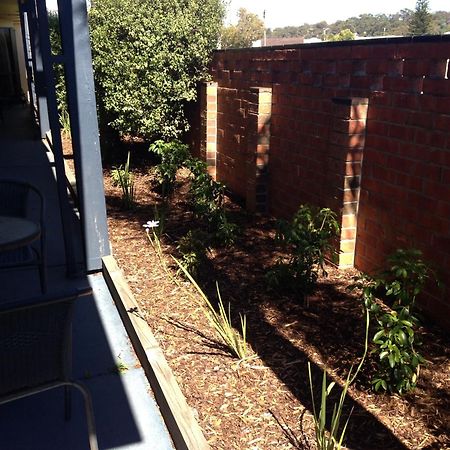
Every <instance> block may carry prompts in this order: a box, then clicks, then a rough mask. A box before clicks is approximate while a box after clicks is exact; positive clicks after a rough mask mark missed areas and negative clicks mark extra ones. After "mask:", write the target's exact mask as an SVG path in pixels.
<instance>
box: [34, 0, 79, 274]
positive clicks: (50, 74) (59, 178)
mask: <svg viewBox="0 0 450 450" xmlns="http://www.w3.org/2000/svg"><path fill="white" fill-rule="evenodd" d="M36 6H37V20H38V34H39V40H40V46H41V50H42V69H43V73H42V74H40V76H42V79H43V81H44V82H45V86H46V90H47V102H48V117H49V120H50V129H51V133H52V143H53V154H54V157H55V169H56V185H57V190H58V198H59V207H60V212H61V221H62V226H63V237H64V250H65V253H66V266H67V273H68V274H69V275H71V276H75V275H77V274H78V273H79V270H78V268H77V262H76V257H75V247H74V245H75V244H74V240H73V239H74V232H73V229H72V228H73V224H74V221H73V214H74V212H73V210H72V208H71V206H70V203H69V198H68V195H67V187H66V175H65V169H64V157H63V151H62V142H61V130H60V126H59V115H58V104H57V101H56V90H55V75H54V71H53V62H52V51H51V44H50V34H49V23H48V15H47V9H46V4H45V2H44V1H41V0H38V1H37V5H36ZM37 75H38V74H36V76H37Z"/></svg>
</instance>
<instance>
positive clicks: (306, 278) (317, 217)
mask: <svg viewBox="0 0 450 450" xmlns="http://www.w3.org/2000/svg"><path fill="white" fill-rule="evenodd" d="M338 234H339V224H338V222H337V220H336V214H335V213H334V212H333V211H331V210H330V209H328V208H322V209H319V208H315V207H313V206H309V205H302V206H300V208H299V210H298V211H297V213H296V214H295V215H294V218H293V219H292V221H291V222H287V221H279V223H278V230H277V240H279V241H280V242H281V243H282V245H283V246H284V247H285V249H286V250H287V251H288V252H289V257H288V258H281V259H280V260H279V261H278V262H277V263H276V264H275V266H274V267H273V268H272V269H271V270H269V272H268V273H267V281H268V282H269V284H270V286H272V287H274V288H282V287H286V286H288V287H291V288H293V289H294V290H296V291H297V292H300V293H302V294H303V295H304V296H306V295H308V294H310V293H311V291H312V290H313V288H314V285H315V284H316V281H317V278H318V277H319V274H320V272H321V273H322V274H323V275H325V276H326V275H327V272H326V271H325V267H324V264H325V257H326V256H328V257H329V258H331V259H335V258H336V257H337V255H338V252H337V251H336V248H335V245H334V243H333V239H334V238H336V237H337V236H338Z"/></svg>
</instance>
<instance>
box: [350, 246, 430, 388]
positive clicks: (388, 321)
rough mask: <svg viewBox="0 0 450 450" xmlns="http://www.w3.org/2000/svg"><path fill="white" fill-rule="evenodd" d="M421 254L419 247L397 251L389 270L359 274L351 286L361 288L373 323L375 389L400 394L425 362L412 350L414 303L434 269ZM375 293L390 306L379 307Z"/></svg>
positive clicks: (413, 381)
mask: <svg viewBox="0 0 450 450" xmlns="http://www.w3.org/2000/svg"><path fill="white" fill-rule="evenodd" d="M421 257H422V254H421V252H420V251H419V250H414V249H412V250H397V251H396V252H395V253H394V254H393V255H391V256H390V257H389V258H388V263H389V268H388V270H386V271H384V272H382V273H381V274H380V275H379V276H378V277H376V278H372V277H370V276H368V275H362V276H360V277H359V278H357V280H356V283H355V285H354V287H358V288H360V289H361V290H362V298H363V300H364V303H365V306H366V308H368V309H369V310H370V311H371V313H372V318H373V319H374V322H375V323H374V325H375V330H376V332H375V335H374V337H373V344H374V347H373V350H372V353H374V354H376V355H377V372H376V374H375V375H374V377H373V379H372V384H373V387H374V389H375V390H376V391H379V390H385V391H389V392H397V393H399V394H403V393H405V392H408V391H410V390H412V389H414V387H415V386H416V383H417V379H418V377H419V372H420V365H421V364H423V363H424V362H425V360H424V358H423V357H422V356H421V355H420V354H419V353H418V352H417V351H416V349H415V346H417V345H419V342H418V339H417V330H418V328H419V326H420V323H419V320H418V318H417V317H416V316H415V315H414V305H415V300H416V296H417V295H418V294H419V293H420V292H421V291H422V290H423V288H424V286H425V283H426V281H427V279H428V278H430V276H431V275H432V274H433V272H432V271H431V269H430V268H429V267H428V266H427V264H426V263H425V262H424V261H423V260H422V259H421ZM376 295H380V296H384V297H386V298H387V299H388V300H390V301H391V302H392V309H391V310H386V309H382V308H381V307H380V305H379V304H378V303H377V302H376V301H375V297H376Z"/></svg>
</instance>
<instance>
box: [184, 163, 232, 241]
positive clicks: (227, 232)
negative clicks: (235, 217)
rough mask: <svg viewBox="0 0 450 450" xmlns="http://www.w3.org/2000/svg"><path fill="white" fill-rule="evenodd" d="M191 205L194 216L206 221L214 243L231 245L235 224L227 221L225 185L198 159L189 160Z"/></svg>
mask: <svg viewBox="0 0 450 450" xmlns="http://www.w3.org/2000/svg"><path fill="white" fill-rule="evenodd" d="M187 167H188V168H189V170H190V172H191V188H190V194H191V205H192V210H193V212H194V216H195V217H197V218H198V219H201V220H203V221H205V222H206V225H207V228H208V231H209V232H210V233H212V235H213V241H214V244H216V245H225V246H229V245H232V244H233V243H234V241H235V239H236V234H237V226H236V225H235V224H233V223H231V222H229V220H228V218H227V216H226V213H225V208H224V197H225V185H224V184H223V183H220V182H218V181H215V180H213V179H212V177H211V175H209V174H208V172H207V166H206V164H205V163H204V162H203V161H200V160H198V159H194V158H193V159H191V160H189V162H188V164H187Z"/></svg>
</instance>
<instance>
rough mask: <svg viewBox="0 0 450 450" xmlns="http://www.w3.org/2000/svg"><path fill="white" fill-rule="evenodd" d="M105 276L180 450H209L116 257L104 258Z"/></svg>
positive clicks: (173, 438) (167, 424) (170, 431)
mask: <svg viewBox="0 0 450 450" xmlns="http://www.w3.org/2000/svg"><path fill="white" fill-rule="evenodd" d="M102 266H103V276H104V278H105V281H106V284H107V285H108V288H109V290H110V292H111V295H112V297H113V299H114V302H115V304H116V307H117V310H118V311H119V314H120V316H121V318H122V321H123V323H124V325H125V328H126V330H127V332H128V335H129V337H130V340H131V342H132V344H133V347H134V350H135V352H136V354H137V357H138V358H139V361H140V363H141V365H142V368H143V369H144V372H145V374H146V376H147V378H148V380H149V383H150V386H151V388H152V390H153V392H154V395H155V398H156V401H157V403H158V406H159V408H160V410H161V414H162V416H163V418H164V421H165V423H166V426H167V429H168V430H169V433H170V435H171V437H172V440H173V442H174V445H175V448H176V449H177V450H207V449H209V448H210V447H209V445H208V443H207V441H206V439H205V437H204V435H203V433H202V430H201V428H200V425H199V424H198V422H197V421H196V419H195V417H194V413H193V411H192V408H191V407H190V406H189V405H188V404H187V401H186V398H185V397H184V395H183V393H182V392H181V389H180V387H179V386H178V383H177V381H176V379H175V376H174V375H173V373H172V370H171V369H170V367H169V365H168V363H167V360H166V358H165V357H164V354H163V351H162V350H161V348H160V346H159V344H158V342H157V340H156V339H155V337H154V335H153V333H152V331H151V329H150V327H149V325H148V323H147V321H146V320H145V319H144V316H143V314H142V311H141V309H140V308H139V306H138V304H137V302H136V300H135V298H134V296H133V294H132V292H131V289H130V287H129V285H128V283H127V281H126V280H125V277H124V275H123V272H122V271H121V270H120V268H119V266H118V265H117V262H116V260H115V259H114V257H113V256H105V257H103V258H102Z"/></svg>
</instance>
